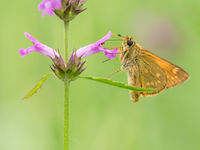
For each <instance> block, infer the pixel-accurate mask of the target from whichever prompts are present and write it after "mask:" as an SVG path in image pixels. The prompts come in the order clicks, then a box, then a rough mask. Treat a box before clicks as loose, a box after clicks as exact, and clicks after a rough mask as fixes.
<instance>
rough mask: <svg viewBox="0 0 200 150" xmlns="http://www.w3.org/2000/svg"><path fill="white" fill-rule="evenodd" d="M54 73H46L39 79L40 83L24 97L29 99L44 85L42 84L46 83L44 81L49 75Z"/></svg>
mask: <svg viewBox="0 0 200 150" xmlns="http://www.w3.org/2000/svg"><path fill="white" fill-rule="evenodd" d="M51 75H53V73H47V74H45V75H44V76H43V77H42V78H41V79H40V80H39V81H38V83H37V84H36V85H35V87H34V88H33V89H32V90H31V91H30V92H29V93H28V94H27V95H26V96H25V97H24V99H28V98H30V97H31V96H32V95H33V94H35V93H36V92H37V91H38V89H39V88H41V87H42V84H43V83H44V81H45V80H46V79H47V77H48V76H51Z"/></svg>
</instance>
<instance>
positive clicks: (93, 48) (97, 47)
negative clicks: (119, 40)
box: [76, 32, 117, 59]
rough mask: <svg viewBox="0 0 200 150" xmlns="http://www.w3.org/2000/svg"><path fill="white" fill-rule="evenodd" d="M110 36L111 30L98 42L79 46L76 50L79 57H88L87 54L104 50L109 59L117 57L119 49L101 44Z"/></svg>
mask: <svg viewBox="0 0 200 150" xmlns="http://www.w3.org/2000/svg"><path fill="white" fill-rule="evenodd" d="M110 37H111V32H108V34H107V35H106V36H105V37H103V38H102V39H100V40H98V41H97V42H96V43H93V44H90V45H87V46H84V47H81V48H79V49H78V50H77V51H76V55H77V57H81V58H84V57H87V56H89V55H92V54H95V53H99V52H104V55H105V56H106V57H108V58H109V59H113V58H115V57H116V55H117V49H114V50H109V49H106V48H104V47H102V46H101V45H103V44H104V43H105V42H106V41H107V40H108V39H109V38H110Z"/></svg>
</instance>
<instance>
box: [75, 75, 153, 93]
mask: <svg viewBox="0 0 200 150" xmlns="http://www.w3.org/2000/svg"><path fill="white" fill-rule="evenodd" d="M79 78H84V79H89V80H94V81H97V82H101V83H105V84H109V85H113V86H117V87H120V88H124V89H128V90H132V91H137V92H155V91H156V90H154V89H144V88H136V87H134V86H130V85H127V84H124V83H122V82H118V81H112V80H110V79H106V78H97V77H79Z"/></svg>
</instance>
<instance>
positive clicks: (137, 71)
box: [119, 36, 189, 102]
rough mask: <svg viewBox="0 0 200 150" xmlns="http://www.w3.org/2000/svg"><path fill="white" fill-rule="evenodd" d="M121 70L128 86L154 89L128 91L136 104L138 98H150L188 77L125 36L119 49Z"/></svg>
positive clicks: (181, 70) (177, 67) (182, 71)
mask: <svg viewBox="0 0 200 150" xmlns="http://www.w3.org/2000/svg"><path fill="white" fill-rule="evenodd" d="M119 56H120V61H121V63H122V67H121V70H126V71H127V74H128V81H129V84H130V85H132V86H135V87H137V88H145V89H155V91H154V92H135V91H130V94H131V99H132V101H133V102H137V101H138V100H139V97H140V96H144V97H145V96H152V95H157V94H159V93H161V92H162V91H164V90H166V89H168V88H171V87H174V86H176V85H179V84H181V83H183V82H184V81H185V80H187V79H188V78H189V75H188V73H187V72H186V71H184V70H183V69H182V68H180V67H179V66H176V65H174V64H172V63H170V62H169V61H167V60H164V59H162V58H160V57H158V56H156V55H155V54H153V53H151V52H149V51H147V50H144V49H143V48H142V47H141V46H140V45H139V44H137V43H136V40H134V39H133V37H131V36H125V37H123V40H122V47H121V48H120V49H119Z"/></svg>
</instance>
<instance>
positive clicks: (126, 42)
mask: <svg viewBox="0 0 200 150" xmlns="http://www.w3.org/2000/svg"><path fill="white" fill-rule="evenodd" d="M122 45H123V47H124V48H132V47H134V46H135V45H136V41H135V40H134V39H133V37H131V36H125V37H124V38H123V42H122Z"/></svg>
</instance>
